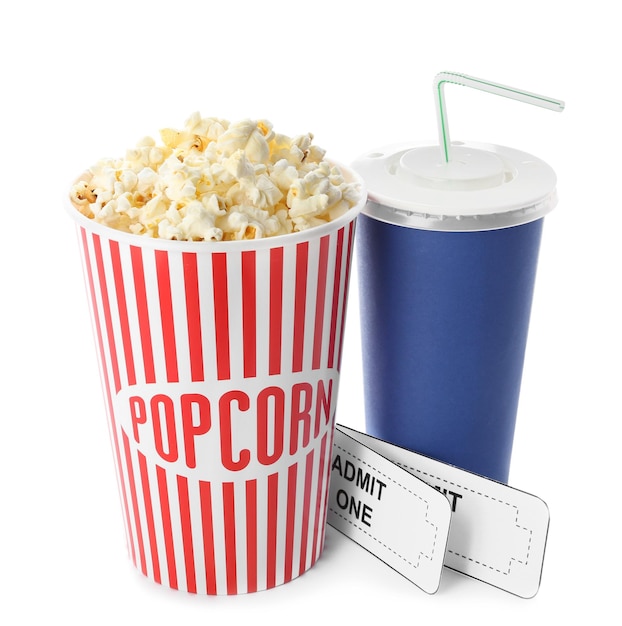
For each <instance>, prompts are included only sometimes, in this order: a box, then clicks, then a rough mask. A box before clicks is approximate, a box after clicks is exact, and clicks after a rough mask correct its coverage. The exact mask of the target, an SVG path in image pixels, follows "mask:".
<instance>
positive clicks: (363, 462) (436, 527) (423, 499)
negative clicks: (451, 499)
mask: <svg viewBox="0 0 622 626" xmlns="http://www.w3.org/2000/svg"><path fill="white" fill-rule="evenodd" d="M334 447H335V448H336V449H337V450H340V451H341V452H344V453H345V454H347V455H348V456H350V457H352V458H354V459H356V460H357V461H358V462H359V463H361V464H362V465H365V466H366V467H369V468H370V469H374V470H375V468H374V467H373V466H372V465H370V464H369V463H367V462H366V461H364V460H363V459H361V458H360V457H359V456H357V455H355V454H352V452H350V451H349V450H346V449H345V448H343V447H342V446H340V445H338V444H334ZM375 471H376V472H377V473H378V474H380V476H382V477H383V478H386V479H387V480H389V481H391V482H392V483H393V484H395V485H397V486H398V487H401V488H402V489H403V490H404V491H406V492H408V493H409V494H410V495H411V496H414V497H415V498H417V499H418V500H420V501H421V502H423V504H424V505H425V508H426V518H425V523H426V524H429V525H430V526H432V528H433V529H434V541H433V542H432V546H431V549H430V554H429V555H428V554H424V553H423V552H422V551H419V553H418V559H417V564H416V565H415V564H414V563H413V562H412V561H410V560H408V559H407V558H405V557H404V556H402V555H401V554H399V552H396V551H395V550H393V548H391V547H390V546H389V545H387V544H386V543H384V542H383V541H382V540H380V539H378V537H375V536H374V535H373V534H372V533H370V532H369V531H367V530H365V528H363V527H362V526H361V525H360V524H356V523H355V522H353V521H352V520H351V519H348V518H347V517H345V516H344V515H342V514H341V513H340V512H339V511H337V510H336V509H334V508H333V507H332V506H329V510H330V511H331V512H332V513H334V514H335V515H338V516H339V517H341V518H342V519H343V520H345V521H346V522H348V523H349V524H352V526H354V527H355V528H358V529H359V530H360V531H361V532H363V533H365V534H366V535H368V536H369V537H370V538H371V539H373V540H374V541H376V542H377V543H379V544H380V545H381V546H382V547H383V548H385V549H386V550H389V551H391V552H393V554H395V555H396V556H397V557H398V558H400V559H402V560H403V561H405V562H406V563H408V564H409V565H410V566H411V567H419V561H420V560H421V558H424V559H428V560H431V558H432V557H433V556H434V552H435V550H436V546H437V542H438V532H439V528H438V525H437V524H434V523H433V522H431V521H430V520H429V519H428V513H429V508H430V507H429V502H428V501H427V500H426V499H425V498H422V497H421V496H420V495H419V494H417V493H415V492H414V491H412V490H411V489H409V488H408V487H406V486H405V485H402V484H401V483H400V482H399V481H397V480H395V479H394V478H392V477H391V476H389V475H388V474H385V473H383V472H381V471H378V470H375Z"/></svg>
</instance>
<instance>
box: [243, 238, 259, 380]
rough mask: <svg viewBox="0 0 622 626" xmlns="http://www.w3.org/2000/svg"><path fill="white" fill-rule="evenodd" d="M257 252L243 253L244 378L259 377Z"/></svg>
mask: <svg viewBox="0 0 622 626" xmlns="http://www.w3.org/2000/svg"><path fill="white" fill-rule="evenodd" d="M256 289H257V288H256V280H255V251H254V250H251V251H248V252H242V336H243V343H244V378H254V377H255V376H256V375H257V320H256V316H257V293H256Z"/></svg>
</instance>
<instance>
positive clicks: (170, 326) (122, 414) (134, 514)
mask: <svg viewBox="0 0 622 626" xmlns="http://www.w3.org/2000/svg"><path fill="white" fill-rule="evenodd" d="M342 172H343V173H344V176H345V177H346V179H348V180H355V181H359V178H358V177H357V176H356V174H354V173H353V172H350V171H349V170H348V169H346V168H342ZM359 182H360V181H359ZM364 198H365V196H364V192H363V188H362V185H361V199H360V201H359V203H358V204H357V205H356V206H354V207H352V208H351V209H349V210H348V211H347V212H346V213H345V214H344V215H342V216H341V217H339V218H337V219H335V220H334V221H332V222H329V223H327V224H325V225H321V226H317V227H315V228H311V229H308V230H305V231H302V232H298V233H292V234H288V235H282V236H277V237H270V238H264V239H258V240H249V241H226V242H204V241H202V242H189V241H170V240H164V239H156V238H150V237H139V236H136V235H132V234H128V233H125V232H121V231H118V230H114V229H112V228H108V227H106V226H102V225H101V224H98V223H96V222H95V221H93V220H90V219H88V218H86V217H84V216H83V215H82V214H81V213H79V212H78V211H77V210H76V209H75V208H74V207H73V205H69V207H68V209H69V214H70V215H71V217H72V219H73V220H74V221H75V223H76V228H77V233H78V241H79V245H80V249H81V253H82V260H83V265H84V273H85V277H86V286H87V293H88V298H89V303H90V308H91V312H92V317H93V322H94V324H93V326H94V331H95V338H96V344H97V352H98V355H99V361H100V366H101V376H102V382H103V389H104V395H105V403H106V409H107V414H108V419H109V427H110V437H111V442H112V450H113V455H114V460H115V465H116V470H117V479H118V485H119V494H120V500H121V507H122V511H123V517H124V521H125V529H126V534H127V546H128V551H129V555H130V557H131V559H132V561H133V563H134V564H135V566H136V567H137V568H138V569H139V570H140V571H141V572H142V573H143V574H144V575H146V576H148V577H149V578H150V579H152V580H154V581H155V582H158V583H161V584H163V585H167V586H169V587H172V588H175V589H181V590H185V591H188V592H193V593H205V594H240V593H247V592H253V591H259V590H263V589H269V588H271V587H274V586H276V585H280V584H282V583H285V582H288V581H290V580H291V579H293V578H295V577H297V576H299V575H300V574H302V573H303V572H305V571H307V570H308V569H309V568H310V567H311V566H312V565H313V564H314V563H315V562H316V560H317V559H318V557H319V556H320V554H321V552H322V548H323V543H324V530H325V520H326V502H327V494H328V487H329V476H330V460H331V451H332V440H333V428H334V422H335V408H336V404H337V392H338V385H339V373H340V363H341V346H342V339H343V331H344V321H345V314H346V302H347V293H348V285H349V276H350V261H351V256H352V245H353V237H354V226H355V221H356V217H357V215H358V214H359V212H360V210H361V208H362V206H363V204H364Z"/></svg>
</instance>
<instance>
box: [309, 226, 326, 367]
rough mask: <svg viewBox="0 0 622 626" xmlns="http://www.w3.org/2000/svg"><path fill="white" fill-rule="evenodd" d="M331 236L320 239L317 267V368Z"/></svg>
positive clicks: (315, 355) (315, 337)
mask: <svg viewBox="0 0 622 626" xmlns="http://www.w3.org/2000/svg"><path fill="white" fill-rule="evenodd" d="M329 244H330V236H329V235H326V236H324V237H322V239H321V240H320V258H319V262H318V268H317V297H316V299H315V329H314V333H313V360H312V365H311V367H312V368H313V369H314V370H316V369H319V367H320V359H321V357H322V330H323V327H324V304H325V301H326V270H327V262H328V246H329Z"/></svg>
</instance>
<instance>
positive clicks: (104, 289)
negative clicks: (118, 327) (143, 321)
mask: <svg viewBox="0 0 622 626" xmlns="http://www.w3.org/2000/svg"><path fill="white" fill-rule="evenodd" d="M93 247H94V249H95V261H96V263H97V274H98V276H99V287H100V289H101V296H102V307H103V309H104V320H105V324H106V335H107V339H108V345H109V347H110V365H111V366H112V378H113V380H114V390H115V392H116V393H118V392H119V389H121V379H120V377H119V361H118V356H117V347H116V345H115V341H114V331H113V329H112V316H111V314H110V300H109V299H108V286H107V284H106V270H105V269H104V259H103V257H102V248H101V241H100V239H99V236H98V235H93Z"/></svg>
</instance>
